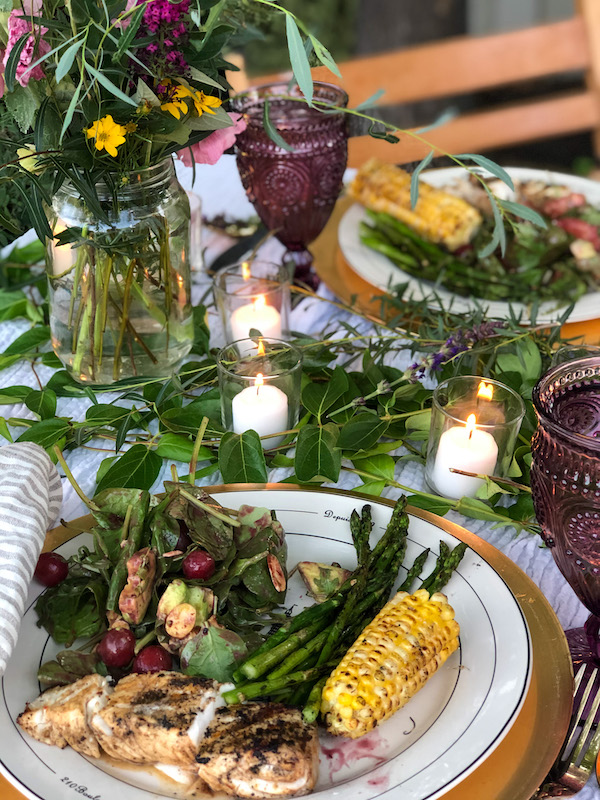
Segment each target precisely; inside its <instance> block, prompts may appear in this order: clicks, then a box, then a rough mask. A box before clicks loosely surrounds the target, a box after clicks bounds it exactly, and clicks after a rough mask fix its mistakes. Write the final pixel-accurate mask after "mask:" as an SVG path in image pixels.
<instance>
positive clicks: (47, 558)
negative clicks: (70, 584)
mask: <svg viewBox="0 0 600 800" xmlns="http://www.w3.org/2000/svg"><path fill="white" fill-rule="evenodd" d="M68 573H69V565H68V564H67V562H66V560H65V559H64V558H63V557H62V556H59V554H58V553H42V555H41V556H40V557H39V558H38V562H37V564H36V567H35V571H34V573H33V575H34V577H35V578H37V580H38V581H39V582H40V583H43V584H44V586H56V585H57V584H59V583H61V582H62V581H64V579H65V578H66V577H67V575H68Z"/></svg>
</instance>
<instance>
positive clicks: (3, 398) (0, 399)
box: [0, 386, 31, 406]
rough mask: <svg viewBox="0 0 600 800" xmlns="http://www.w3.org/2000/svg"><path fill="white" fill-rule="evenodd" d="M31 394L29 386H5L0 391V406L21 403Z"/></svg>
mask: <svg viewBox="0 0 600 800" xmlns="http://www.w3.org/2000/svg"><path fill="white" fill-rule="evenodd" d="M30 392H31V386H5V387H3V388H2V389H0V405H2V406H6V405H12V404H13V403H22V402H23V401H24V400H25V398H26V397H27V395H28V394H29V393H30Z"/></svg>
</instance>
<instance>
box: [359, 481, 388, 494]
mask: <svg viewBox="0 0 600 800" xmlns="http://www.w3.org/2000/svg"><path fill="white" fill-rule="evenodd" d="M386 486H387V483H386V482H385V481H367V482H366V483H363V484H361V485H360V486H357V488H356V491H357V492H362V493H363V494H371V495H373V497H380V496H381V493H382V492H383V490H384V489H385V487H386Z"/></svg>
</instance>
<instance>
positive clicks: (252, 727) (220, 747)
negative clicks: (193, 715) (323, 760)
mask: <svg viewBox="0 0 600 800" xmlns="http://www.w3.org/2000/svg"><path fill="white" fill-rule="evenodd" d="M318 752H319V748H318V739H317V728H316V726H315V725H307V724H306V723H305V722H304V720H303V719H302V714H301V713H300V711H298V709H295V708H289V707H288V706H284V705H282V704H281V703H246V704H244V705H237V706H231V707H229V708H220V709H218V710H217V712H216V715H215V719H214V722H212V723H211V724H210V725H209V727H208V729H207V731H206V735H205V737H204V739H203V740H202V741H201V743H200V748H199V750H198V754H197V755H196V761H197V762H198V773H199V775H200V777H201V778H202V779H203V780H204V781H206V783H207V784H208V785H209V786H210V788H211V789H213V790H214V791H221V792H226V793H227V794H234V795H237V796H239V797H252V798H263V797H294V796H296V795H302V794H307V793H308V792H310V791H311V790H312V788H313V787H314V785H315V782H316V780H317V774H318V763H319V757H318Z"/></svg>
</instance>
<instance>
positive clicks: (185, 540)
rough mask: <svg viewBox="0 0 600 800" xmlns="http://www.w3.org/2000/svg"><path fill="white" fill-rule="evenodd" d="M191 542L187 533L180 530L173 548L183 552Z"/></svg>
mask: <svg viewBox="0 0 600 800" xmlns="http://www.w3.org/2000/svg"><path fill="white" fill-rule="evenodd" d="M191 543H192V540H191V539H190V537H189V536H188V534H187V533H186V532H185V531H182V532H181V533H180V534H179V539H177V544H176V545H175V550H181V552H182V553H185V551H186V550H187V549H188V547H189V546H190V545H191Z"/></svg>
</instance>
